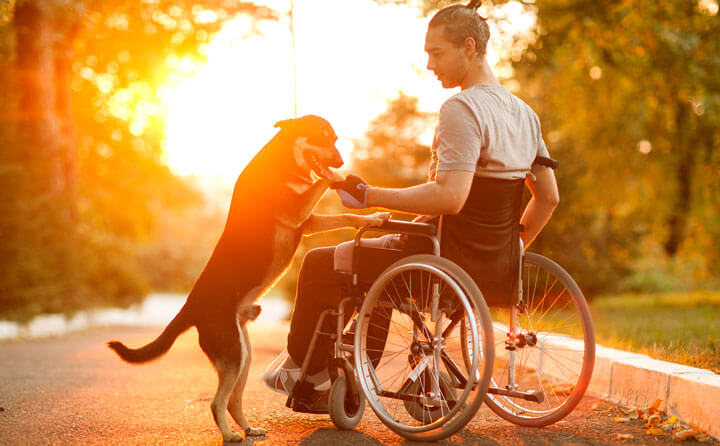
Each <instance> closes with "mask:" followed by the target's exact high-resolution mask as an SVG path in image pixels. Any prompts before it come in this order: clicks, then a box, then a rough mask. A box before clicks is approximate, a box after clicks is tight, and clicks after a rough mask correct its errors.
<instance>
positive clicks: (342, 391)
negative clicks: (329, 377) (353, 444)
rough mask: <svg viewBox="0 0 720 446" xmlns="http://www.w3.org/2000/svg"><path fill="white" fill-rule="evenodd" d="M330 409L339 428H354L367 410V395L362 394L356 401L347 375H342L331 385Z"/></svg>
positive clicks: (331, 417)
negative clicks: (348, 383)
mask: <svg viewBox="0 0 720 446" xmlns="http://www.w3.org/2000/svg"><path fill="white" fill-rule="evenodd" d="M352 379H354V377H353V378H352ZM328 409H329V412H330V419H331V420H332V422H333V424H334V425H335V426H337V428H338V429H344V430H349V429H353V428H354V427H355V426H357V425H358V423H360V420H362V416H363V412H365V397H364V396H363V395H362V394H360V395H359V400H358V401H354V398H353V395H352V394H351V392H350V387H349V386H348V385H347V377H346V376H345V375H340V376H339V377H338V378H337V379H336V380H335V382H334V383H333V384H332V387H330V396H329V397H328Z"/></svg>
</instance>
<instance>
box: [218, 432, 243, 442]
mask: <svg viewBox="0 0 720 446" xmlns="http://www.w3.org/2000/svg"><path fill="white" fill-rule="evenodd" d="M243 441H245V434H239V433H237V432H230V433H227V434H226V433H223V442H225V443H241V442H243Z"/></svg>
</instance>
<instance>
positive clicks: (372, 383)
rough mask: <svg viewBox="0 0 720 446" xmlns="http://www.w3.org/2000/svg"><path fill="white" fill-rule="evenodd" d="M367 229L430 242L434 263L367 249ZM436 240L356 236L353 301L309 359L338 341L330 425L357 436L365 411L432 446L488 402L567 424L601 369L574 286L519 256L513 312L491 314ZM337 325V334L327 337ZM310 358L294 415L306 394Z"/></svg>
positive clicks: (529, 422)
mask: <svg viewBox="0 0 720 446" xmlns="http://www.w3.org/2000/svg"><path fill="white" fill-rule="evenodd" d="M368 231H372V232H385V233H395V234H405V235H408V236H419V237H423V238H427V239H428V240H429V241H430V244H431V246H432V253H431V254H429V253H416V254H414V253H412V252H411V253H408V252H407V251H405V250H398V249H392V248H385V247H374V246H367V244H366V243H364V242H366V241H367V240H368V239H367V238H365V239H363V238H362V236H363V234H364V233H366V232H368ZM436 232H437V227H436V225H434V224H429V223H413V222H404V221H394V220H390V221H388V222H385V223H384V224H383V225H382V226H380V227H372V228H370V227H365V228H361V229H360V230H358V232H357V234H356V236H355V239H354V241H353V242H352V244H353V250H352V262H351V266H350V268H349V271H346V272H345V274H346V275H347V277H348V281H349V283H350V289H351V290H352V292H351V293H350V296H348V297H345V298H343V299H342V300H341V301H340V303H339V305H338V307H337V308H336V309H332V310H326V311H324V312H323V313H322V314H321V315H320V319H319V321H318V323H317V325H316V329H315V333H314V335H313V337H312V340H311V343H310V350H309V351H311V352H312V351H314V347H315V344H316V342H317V339H318V337H319V336H329V337H330V338H331V339H332V340H333V341H334V350H335V351H334V359H333V360H332V361H331V362H330V365H329V372H330V376H331V378H332V386H331V388H330V394H329V401H328V403H329V413H330V418H331V420H332V421H333V423H334V424H335V425H336V426H337V427H338V428H340V429H352V428H354V427H355V426H357V424H358V423H359V422H360V420H361V418H362V416H363V413H364V410H365V405H366V403H367V404H369V405H370V407H371V408H372V410H373V412H375V414H376V415H377V417H378V418H379V419H380V421H381V422H382V423H383V424H385V425H386V426H387V427H388V428H389V429H391V430H392V431H394V432H395V433H397V434H399V435H401V436H402V437H404V438H407V439H408V440H413V441H436V440H441V439H443V438H446V437H448V436H450V435H452V434H454V433H455V432H457V431H458V430H460V429H461V428H463V427H464V426H465V425H466V424H467V423H468V422H469V421H470V419H472V417H473V416H474V415H475V414H476V412H477V410H478V409H479V407H480V406H481V404H482V402H483V401H485V403H486V404H487V405H488V407H490V409H491V410H493V412H495V413H496V414H498V415H499V416H500V417H502V418H504V419H505V420H507V421H509V422H511V423H514V424H517V425H520V426H534V427H541V426H547V425H549V424H552V423H554V422H556V421H558V420H560V419H562V418H563V417H565V416H566V415H567V414H568V413H570V412H571V411H572V410H573V409H574V408H575V406H576V405H577V404H578V402H579V401H580V399H581V398H582V396H583V395H584V393H585V390H586V389H587V386H588V384H589V382H590V377H591V375H592V369H593V365H594V359H595V339H594V331H593V327H592V320H591V317H590V310H589V307H588V305H587V303H586V301H585V298H584V297H583V295H582V292H581V291H580V289H579V287H578V286H577V284H576V283H575V282H574V280H573V279H572V278H571V277H570V275H569V274H568V273H567V272H566V271H565V270H563V269H562V268H561V267H560V266H559V265H557V264H556V263H555V262H553V261H551V260H550V259H547V258H545V257H543V256H541V255H538V254H535V253H524V254H522V255H521V256H520V262H521V265H520V269H519V276H520V277H519V281H518V286H517V293H516V294H517V296H516V297H514V298H513V299H512V302H513V303H512V304H511V305H509V306H507V307H492V308H491V307H488V305H487V304H486V302H485V300H484V298H483V295H482V293H481V291H480V289H479V288H478V286H477V284H476V283H475V281H474V280H473V279H472V278H471V277H470V275H469V274H468V273H467V272H466V271H464V270H463V269H462V268H460V267H459V266H458V265H457V264H455V263H453V262H451V261H450V260H448V259H445V258H442V257H440V243H439V240H438V238H437V236H436ZM375 240H377V239H375ZM520 243H521V245H522V242H520ZM520 252H521V253H522V252H523V250H522V246H521V249H520ZM336 253H337V251H336ZM341 272H342V271H341ZM333 318H334V319H335V324H334V326H335V329H334V331H333V332H327V331H324V330H323V326H324V322H325V320H327V319H329V320H332V319H333ZM310 356H311V355H307V357H306V359H305V361H304V363H303V364H302V368H301V374H300V378H299V380H298V382H297V384H296V385H295V387H294V388H293V389H292V391H291V392H290V395H289V397H288V400H287V405H288V407H292V404H293V400H294V398H295V395H296V394H297V393H296V392H301V391H302V390H301V389H303V388H304V387H305V386H306V385H307V383H306V382H305V381H304V380H305V377H306V375H307V373H306V371H307V369H308V366H309V359H310Z"/></svg>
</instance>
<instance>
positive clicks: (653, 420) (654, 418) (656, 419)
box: [643, 414, 660, 427]
mask: <svg viewBox="0 0 720 446" xmlns="http://www.w3.org/2000/svg"><path fill="white" fill-rule="evenodd" d="M659 424H660V415H658V414H653V415H650V416H649V417H648V419H647V423H645V426H643V427H655V426H657V425H659Z"/></svg>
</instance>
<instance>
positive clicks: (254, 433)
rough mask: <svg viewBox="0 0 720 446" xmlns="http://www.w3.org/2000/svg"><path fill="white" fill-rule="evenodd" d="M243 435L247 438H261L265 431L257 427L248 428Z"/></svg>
mask: <svg viewBox="0 0 720 446" xmlns="http://www.w3.org/2000/svg"><path fill="white" fill-rule="evenodd" d="M245 435H247V436H248V437H262V436H263V435H265V429H261V428H259V427H249V428H247V429H245Z"/></svg>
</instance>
